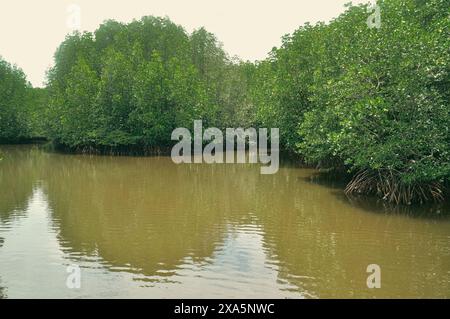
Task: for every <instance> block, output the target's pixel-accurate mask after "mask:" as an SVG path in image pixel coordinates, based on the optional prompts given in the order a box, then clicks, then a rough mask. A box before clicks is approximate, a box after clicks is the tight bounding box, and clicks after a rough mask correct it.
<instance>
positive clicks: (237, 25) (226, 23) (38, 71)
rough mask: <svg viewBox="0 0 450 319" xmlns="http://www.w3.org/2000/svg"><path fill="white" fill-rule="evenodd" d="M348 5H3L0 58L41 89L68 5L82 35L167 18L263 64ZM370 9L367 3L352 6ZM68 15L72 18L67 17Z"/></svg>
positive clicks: (72, 0)
mask: <svg viewBox="0 0 450 319" xmlns="http://www.w3.org/2000/svg"><path fill="white" fill-rule="evenodd" d="M347 2H350V0H126V1H117V0H2V1H1V2H0V56H2V57H3V59H5V60H6V61H8V62H10V63H13V64H16V65H17V66H19V67H20V68H22V69H23V71H24V72H25V74H26V75H27V78H28V80H29V81H30V82H31V83H32V84H33V86H42V85H43V81H44V80H45V71H46V70H47V69H48V68H49V67H50V66H51V65H52V64H53V54H54V52H55V50H56V48H57V47H58V46H59V44H60V43H61V42H62V41H63V40H64V37H65V35H66V34H68V33H70V32H71V29H70V27H69V25H70V24H68V21H70V15H71V13H70V9H69V8H70V5H71V4H76V5H78V6H79V8H80V9H81V11H80V16H81V28H80V29H81V31H91V32H92V31H94V30H95V29H96V28H97V27H98V26H99V25H100V24H101V23H102V22H103V21H104V20H106V19H115V20H117V21H120V22H130V21H132V20H133V19H140V18H141V17H142V16H145V15H154V16H163V17H164V16H168V17H169V18H170V19H171V20H172V21H173V22H175V23H176V24H179V25H181V26H183V27H184V28H185V29H186V31H187V32H192V31H193V30H194V29H196V28H199V27H202V26H204V27H205V28H206V29H207V30H208V31H209V32H212V33H214V34H215V35H216V36H217V38H218V39H219V40H220V41H221V42H222V43H223V46H224V49H225V50H226V51H227V52H228V53H229V54H230V55H231V56H233V55H237V56H239V57H240V58H242V59H244V60H247V59H248V60H252V61H254V60H262V59H264V58H265V57H266V56H267V53H268V52H269V51H270V50H271V49H272V47H274V46H279V45H280V43H281V37H282V36H283V35H285V34H287V33H292V32H293V31H294V30H295V29H297V28H298V27H299V26H300V25H302V24H304V23H305V22H311V23H314V22H317V21H329V20H330V19H331V18H333V17H336V16H338V15H339V14H340V13H341V12H343V11H344V4H345V3H347ZM352 2H353V3H366V2H368V0H353V1H352ZM68 10H69V12H68Z"/></svg>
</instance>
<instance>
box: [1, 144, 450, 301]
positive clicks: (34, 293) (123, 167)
mask: <svg viewBox="0 0 450 319" xmlns="http://www.w3.org/2000/svg"><path fill="white" fill-rule="evenodd" d="M0 152H1V153H2V155H1V157H3V160H2V161H0V296H3V297H10V298H16V297H24V298H28V297H37V298H47V297H62V298H65V297H69V298H71V297H85V298H91V297H98V298H110V297H125V298H128V297H138V298H161V297H164V298H165V297H168V298H178V297H183V298H189V297H191V298H196V297H199V298H202V297H211V298H216V297H220V298H222V297H223V298H253V297H262V298H265V297H274V298H284V297H288V298H316V297H319V298H335V297H344V298H347V297H350V298H352V297H362V298H371V297H389V298H390V297H393V298H397V297H427V298H433V297H444V298H449V297H450V218H448V217H446V216H448V214H449V209H448V207H445V206H443V207H421V208H416V209H412V208H401V209H396V210H392V209H389V208H387V207H385V206H383V205H382V204H380V203H378V202H377V201H375V200H364V199H359V200H355V199H353V200H351V199H348V198H346V197H345V196H344V195H343V193H342V189H341V188H340V187H337V186H336V187H333V186H332V185H331V184H330V183H328V182H322V181H321V179H318V178H317V177H316V173H317V172H316V171H314V170H311V169H301V168H299V167H296V166H295V165H292V164H288V163H284V164H282V167H281V168H280V170H279V172H278V173H277V174H275V175H260V173H259V166H258V165H244V164H241V165H229V164H228V165H226V164H222V165H206V164H192V165H190V164H183V165H175V164H173V163H172V161H171V159H170V158H168V157H147V158H143V157H105V156H81V155H64V154H54V153H47V152H44V151H42V150H40V149H39V148H38V147H36V146H3V147H0ZM369 264H378V265H379V266H380V267H381V288H380V289H369V288H368V287H367V285H366V279H367V276H368V275H369V274H368V273H367V272H366V268H367V266H368V265H369ZM69 265H78V266H79V267H81V268H80V269H81V288H79V289H69V288H68V287H67V286H66V280H67V276H68V275H69V274H68V273H67V271H66V270H67V266H69Z"/></svg>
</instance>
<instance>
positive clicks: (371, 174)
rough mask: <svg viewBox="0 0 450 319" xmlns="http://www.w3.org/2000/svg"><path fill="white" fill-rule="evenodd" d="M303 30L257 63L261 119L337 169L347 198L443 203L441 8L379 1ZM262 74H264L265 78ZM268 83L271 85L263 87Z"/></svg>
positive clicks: (446, 113)
mask: <svg viewBox="0 0 450 319" xmlns="http://www.w3.org/2000/svg"><path fill="white" fill-rule="evenodd" d="M378 4H379V5H380V7H381V12H382V24H381V28H380V29H376V28H374V29H370V28H368V27H367V25H366V20H367V17H368V13H367V10H366V8H365V7H364V6H358V7H351V8H349V9H348V10H347V11H346V12H345V13H344V14H343V15H341V16H340V17H338V18H337V19H335V20H334V21H332V22H331V23H330V24H328V25H325V24H318V25H315V26H311V25H306V26H304V27H302V28H300V29H298V30H297V31H296V32H295V33H294V34H292V35H290V36H287V37H285V38H284V39H283V46H282V47H281V48H280V49H278V50H275V51H274V52H272V56H271V58H270V59H269V60H268V61H264V62H263V63H261V64H260V66H259V70H260V72H261V75H260V77H261V80H260V84H259V85H258V87H260V88H264V86H266V88H265V90H266V92H264V93H263V94H262V96H264V98H263V103H259V104H258V105H260V106H264V108H263V109H262V113H263V117H264V116H265V117H266V118H267V119H268V120H267V123H271V124H272V122H271V121H273V119H274V118H275V119H277V120H276V122H275V124H272V125H275V126H279V127H280V129H281V132H282V136H283V139H284V141H285V143H286V145H285V146H286V147H287V148H290V149H293V148H295V149H296V150H297V151H298V152H299V153H300V154H302V155H303V156H304V157H305V158H306V159H307V160H308V161H309V162H312V163H319V164H321V165H322V166H328V167H345V168H347V169H349V170H350V172H352V173H353V174H354V176H355V178H354V179H353V181H352V182H351V183H350V184H349V185H348V187H347V191H348V192H363V193H377V194H379V195H381V196H382V197H384V198H386V199H387V200H389V201H392V202H404V203H410V202H411V201H414V200H416V201H424V200H429V199H432V198H435V199H442V196H444V194H443V192H442V190H443V184H444V183H445V180H447V181H448V178H449V176H450V132H449V124H450V106H449V93H450V90H449V89H450V85H449V79H450V77H449V68H450V55H449V53H450V51H449V48H450V40H449V39H450V37H449V36H450V30H449V27H450V23H449V15H448V13H449V12H448V2H447V1H444V0H431V1H414V0H385V1H378ZM267 74H270V75H267ZM267 78H269V80H267Z"/></svg>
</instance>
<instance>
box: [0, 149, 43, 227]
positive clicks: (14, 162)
mask: <svg viewBox="0 0 450 319" xmlns="http://www.w3.org/2000/svg"><path fill="white" fill-rule="evenodd" d="M43 157H45V154H43V153H42V152H40V151H39V150H37V149H36V147H34V146H29V145H24V146H2V158H3V159H2V160H1V161H0V190H1V191H0V223H1V222H7V221H9V220H10V219H11V218H13V217H14V216H16V217H19V216H21V214H23V213H24V211H25V208H26V205H27V202H28V199H29V198H30V196H31V195H32V192H33V186H34V184H35V182H36V180H37V179H38V178H39V173H40V171H39V168H40V167H41V164H42V163H43V161H45V160H44V159H43Z"/></svg>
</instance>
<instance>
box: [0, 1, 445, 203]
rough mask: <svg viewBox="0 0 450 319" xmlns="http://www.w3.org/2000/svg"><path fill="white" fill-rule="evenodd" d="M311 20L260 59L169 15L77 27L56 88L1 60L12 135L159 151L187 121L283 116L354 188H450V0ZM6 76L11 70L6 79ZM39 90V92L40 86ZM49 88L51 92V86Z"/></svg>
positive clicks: (0, 115) (416, 192)
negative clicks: (373, 19) (35, 82)
mask: <svg viewBox="0 0 450 319" xmlns="http://www.w3.org/2000/svg"><path fill="white" fill-rule="evenodd" d="M378 5H379V6H380V7H381V17H382V22H381V28H379V29H377V28H369V27H368V26H367V24H366V21H367V18H368V16H369V15H370V12H368V11H367V7H366V6H364V5H361V6H349V7H348V8H347V11H346V12H345V13H344V14H342V15H341V16H339V17H338V18H336V19H334V20H333V21H331V22H330V23H328V24H325V23H319V24H316V25H310V24H306V25H304V26H302V27H300V28H299V29H298V30H296V31H295V32H294V33H293V34H291V35H286V36H284V37H283V44H282V46H281V47H280V48H277V49H273V50H272V52H271V53H270V55H269V57H268V58H267V59H266V60H264V61H259V62H256V63H250V62H242V61H240V60H238V59H237V58H230V57H229V56H228V55H227V54H226V53H225V52H224V51H223V49H222V48H221V45H220V43H219V42H218V40H217V39H216V38H215V36H214V35H213V34H211V33H208V32H207V31H206V30H204V29H203V28H202V29H199V30H196V31H194V32H193V33H192V34H188V33H187V32H186V31H185V30H184V29H183V28H182V27H180V26H178V25H176V24H174V23H173V22H171V21H170V20H169V19H162V18H155V17H144V18H142V19H141V20H139V21H133V22H131V23H129V24H122V23H119V22H115V21H107V22H105V23H104V24H102V25H101V26H100V27H99V28H98V29H97V30H96V31H95V32H94V33H89V32H86V33H83V34H80V33H75V34H72V35H69V36H68V37H67V38H66V40H65V41H64V42H63V43H62V44H61V46H60V47H59V49H58V50H57V52H56V54H55V66H54V67H53V68H52V69H51V70H50V71H49V73H48V85H47V88H46V89H43V90H31V89H30V88H29V85H28V84H27V83H26V81H25V77H24V75H23V73H22V72H21V71H20V70H18V69H17V68H14V67H11V66H10V65H8V64H7V63H5V62H3V61H2V62H1V63H0V75H1V77H2V81H1V82H0V97H1V100H0V128H1V131H0V141H5V140H14V139H16V138H21V137H27V136H43V135H45V136H47V137H48V138H49V139H51V140H52V141H53V142H54V143H55V144H56V145H60V146H64V147H66V148H68V149H72V150H77V151H88V152H93V151H100V152H115V153H120V152H126V153H130V152H134V151H140V152H144V153H146V152H153V151H155V150H160V149H165V148H168V147H170V145H171V144H172V143H173V142H172V141H171V140H170V136H171V132H172V130H173V129H174V128H176V127H192V124H193V120H194V119H202V120H203V122H204V123H205V125H206V126H216V127H219V128H225V127H238V126H243V127H249V126H254V127H279V128H280V132H281V142H282V143H283V145H282V147H283V148H284V150H285V151H290V152H296V153H298V154H299V155H300V156H301V158H303V159H304V160H305V161H307V162H309V163H311V164H314V165H319V166H320V167H328V168H336V169H343V170H345V171H347V172H349V173H351V174H352V176H354V177H353V180H352V181H351V182H350V183H349V185H348V187H347V192H348V193H353V192H357V193H376V194H378V195H379V196H381V197H383V198H385V199H386V200H388V201H391V202H396V203H411V202H413V201H417V202H422V201H426V200H432V199H435V200H442V199H443V198H444V196H446V193H445V191H444V186H445V185H446V184H447V183H448V182H449V176H450V132H449V124H450V109H449V92H450V90H449V87H450V84H449V79H450V77H449V68H450V50H449V48H450V40H449V39H450V37H449V36H450V30H449V27H450V21H449V14H448V13H449V12H448V3H447V1H445V0H429V1H422V0H384V1H378ZM3 77H4V78H5V80H4V79H3ZM27 92H28V93H27ZM47 94H48V96H47Z"/></svg>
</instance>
